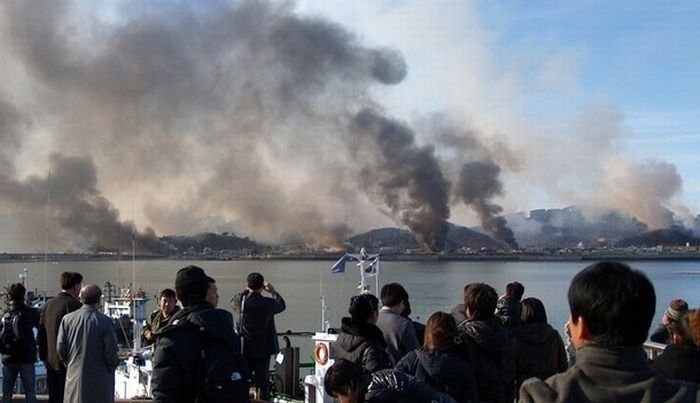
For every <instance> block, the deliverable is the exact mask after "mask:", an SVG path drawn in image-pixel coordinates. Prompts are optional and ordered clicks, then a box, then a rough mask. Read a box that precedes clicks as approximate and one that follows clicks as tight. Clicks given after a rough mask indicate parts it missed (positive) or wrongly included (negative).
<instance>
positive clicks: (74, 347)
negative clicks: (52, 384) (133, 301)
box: [56, 284, 119, 403]
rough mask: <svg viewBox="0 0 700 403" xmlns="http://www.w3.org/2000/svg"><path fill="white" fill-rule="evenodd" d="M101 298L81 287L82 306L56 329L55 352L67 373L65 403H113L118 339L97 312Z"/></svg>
mask: <svg viewBox="0 0 700 403" xmlns="http://www.w3.org/2000/svg"><path fill="white" fill-rule="evenodd" d="M100 297H102V290H100V287H98V286H96V285H94V284H89V285H86V286H85V287H83V289H82V290H80V300H81V301H82V303H83V306H82V307H81V308H80V309H78V310H77V311H75V312H71V313H69V314H68V315H66V316H64V317H63V320H62V321H61V326H60V327H59V329H58V341H57V346H56V349H57V350H58V354H59V356H60V357H61V360H62V361H63V363H64V364H65V366H66V369H67V373H66V387H65V391H64V394H63V400H64V401H66V402H71V403H107V402H114V369H115V368H116V367H117V364H118V362H119V360H118V358H117V336H116V334H115V332H114V325H113V323H112V319H110V318H109V317H108V316H107V315H105V314H103V313H102V312H100V311H98V309H97V308H98V306H99V303H100Z"/></svg>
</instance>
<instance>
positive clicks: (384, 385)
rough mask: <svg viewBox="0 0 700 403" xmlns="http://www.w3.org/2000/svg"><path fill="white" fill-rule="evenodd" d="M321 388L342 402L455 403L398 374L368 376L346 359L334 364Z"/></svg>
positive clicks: (388, 370) (393, 372)
mask: <svg viewBox="0 0 700 403" xmlns="http://www.w3.org/2000/svg"><path fill="white" fill-rule="evenodd" d="M323 386H324V389H325V390H326V393H327V394H329V395H330V396H333V397H335V398H336V399H338V400H339V401H340V402H341V403H363V402H364V403H396V402H399V403H457V402H456V401H455V400H454V399H452V397H450V395H447V394H444V393H442V392H438V391H436V390H435V389H433V388H431V387H430V386H429V385H428V384H426V383H425V382H421V381H419V380H418V379H416V378H415V377H412V376H410V375H408V374H405V373H403V372H401V371H397V370H394V369H384V370H381V371H377V372H374V373H371V374H370V373H367V372H365V371H364V370H363V369H362V367H360V366H359V365H357V364H355V363H353V362H350V361H347V360H336V361H335V363H334V364H333V365H332V366H331V367H330V368H329V369H328V371H327V372H326V375H325V377H324V379H323Z"/></svg>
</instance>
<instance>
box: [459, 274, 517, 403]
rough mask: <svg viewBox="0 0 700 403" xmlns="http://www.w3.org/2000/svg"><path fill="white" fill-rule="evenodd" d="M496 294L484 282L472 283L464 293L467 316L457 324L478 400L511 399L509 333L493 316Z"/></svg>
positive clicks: (511, 344)
mask: <svg viewBox="0 0 700 403" xmlns="http://www.w3.org/2000/svg"><path fill="white" fill-rule="evenodd" d="M497 300H498V294H496V290H494V289H493V287H491V286H490V285H488V284H484V283H472V284H470V285H469V286H468V287H467V288H466V291H465V292H464V306H465V315H466V317H467V319H466V320H465V321H463V322H462V323H460V324H458V326H457V327H458V329H459V330H460V337H461V339H462V341H463V343H462V345H461V346H462V347H461V348H462V349H463V351H464V354H466V357H468V361H469V363H470V364H471V366H472V367H473V368H474V372H475V373H476V386H477V393H478V396H479V400H483V401H488V402H511V401H513V397H514V395H515V352H514V341H513V335H512V333H511V331H510V329H508V328H507V327H505V325H503V323H502V322H501V320H500V319H499V318H498V317H496V316H495V315H494V312H495V310H496V301H497Z"/></svg>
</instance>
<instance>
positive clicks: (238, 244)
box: [160, 232, 265, 253]
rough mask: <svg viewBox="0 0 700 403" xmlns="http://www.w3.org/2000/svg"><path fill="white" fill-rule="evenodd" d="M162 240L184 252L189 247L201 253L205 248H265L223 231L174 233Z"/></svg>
mask: <svg viewBox="0 0 700 403" xmlns="http://www.w3.org/2000/svg"><path fill="white" fill-rule="evenodd" d="M160 239H161V241H164V242H167V243H169V244H170V245H172V247H174V248H175V249H176V250H178V251H180V252H183V251H186V250H189V249H191V248H192V249H194V251H195V252H198V253H201V252H202V251H203V250H204V248H211V249H213V250H227V249H228V250H241V249H258V250H259V249H264V248H265V247H261V246H260V245H259V244H258V243H256V242H254V241H251V240H250V239H248V238H247V237H246V238H241V237H238V236H236V235H235V234H229V233H226V232H225V233H223V234H214V233H211V232H205V233H202V234H197V235H194V236H184V235H174V236H164V237H161V238H160Z"/></svg>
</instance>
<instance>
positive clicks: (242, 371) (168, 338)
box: [151, 266, 249, 403]
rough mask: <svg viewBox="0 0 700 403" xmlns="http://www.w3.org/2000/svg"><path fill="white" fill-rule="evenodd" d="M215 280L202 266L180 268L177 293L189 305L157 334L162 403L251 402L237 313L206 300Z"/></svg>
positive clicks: (157, 395) (156, 391)
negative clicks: (239, 346)
mask: <svg viewBox="0 0 700 403" xmlns="http://www.w3.org/2000/svg"><path fill="white" fill-rule="evenodd" d="M210 280H211V277H209V276H207V275H206V273H205V272H204V270H203V269H202V268H201V267H197V266H187V267H183V268H182V269H180V270H179V271H178V272H177V275H176V277H175V294H176V296H177V299H178V300H179V301H180V303H181V304H182V306H183V309H181V310H179V311H178V312H176V313H174V314H173V316H172V317H171V318H170V321H169V322H168V324H167V325H165V326H163V327H161V328H160V329H159V330H158V331H157V332H155V336H156V344H155V350H154V352H153V378H152V381H151V388H152V392H153V401H154V402H156V403H158V402H160V403H166V402H167V403H173V402H175V403H195V402H207V403H219V402H236V403H238V402H241V403H245V402H248V401H249V398H248V381H247V380H248V368H247V366H246V363H245V360H244V359H243V356H242V355H241V354H240V352H239V351H237V350H236V341H235V338H236V335H235V333H234V331H233V316H232V315H231V313H229V312H227V311H225V310H223V309H216V308H214V307H213V306H212V305H211V304H210V303H208V302H207V301H206V295H207V291H208V290H209V285H210Z"/></svg>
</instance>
